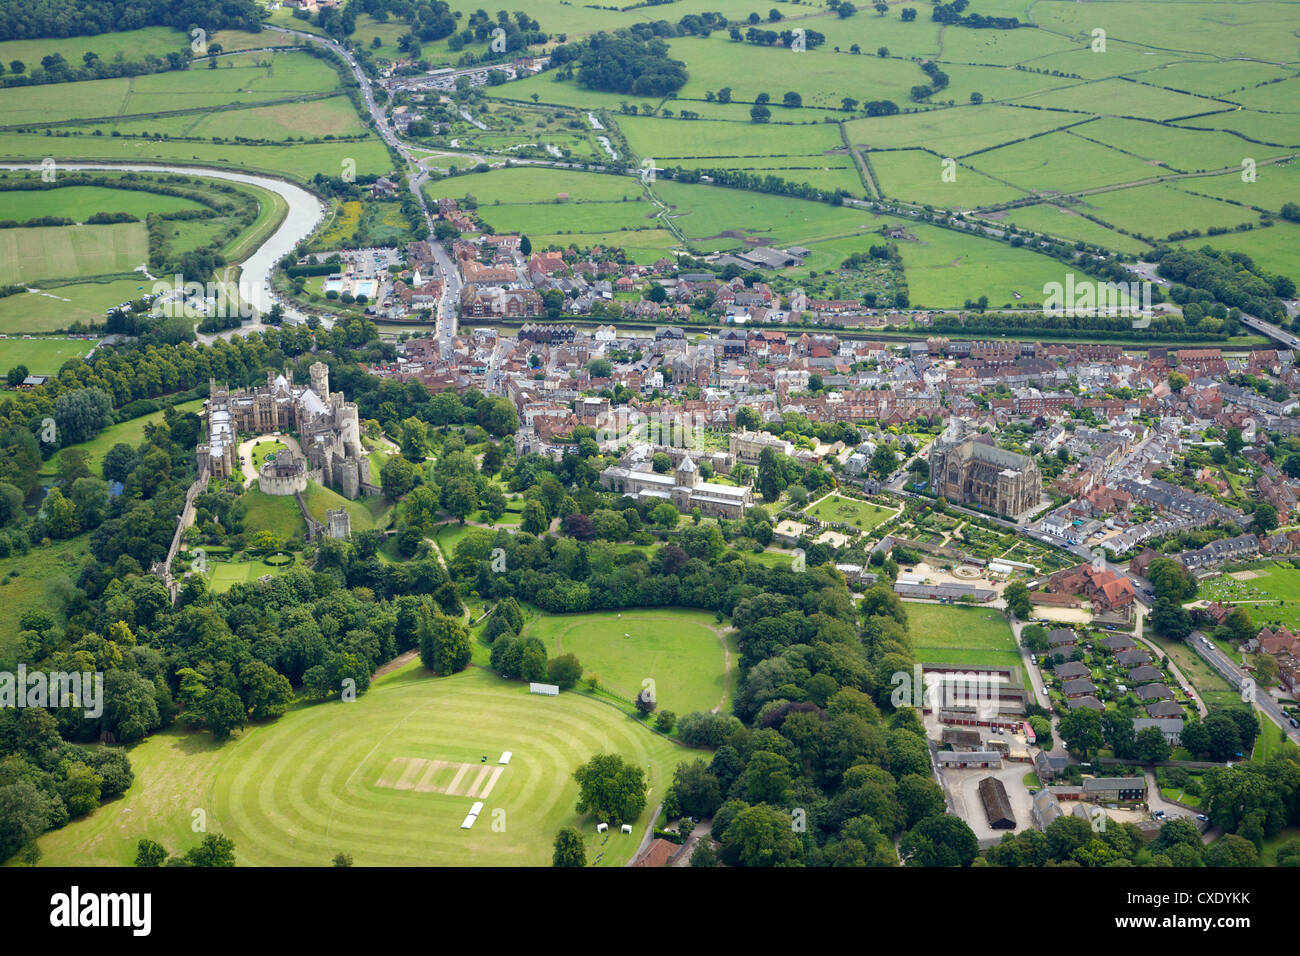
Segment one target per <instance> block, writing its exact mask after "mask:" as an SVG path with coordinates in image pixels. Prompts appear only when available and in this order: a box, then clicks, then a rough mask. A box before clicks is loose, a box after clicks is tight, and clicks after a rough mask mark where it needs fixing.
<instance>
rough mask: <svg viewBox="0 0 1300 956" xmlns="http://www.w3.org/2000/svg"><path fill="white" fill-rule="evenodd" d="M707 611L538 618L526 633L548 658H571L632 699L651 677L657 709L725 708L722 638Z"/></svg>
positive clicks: (727, 690)
mask: <svg viewBox="0 0 1300 956" xmlns="http://www.w3.org/2000/svg"><path fill="white" fill-rule="evenodd" d="M715 628H718V629H720V628H719V626H718V625H717V624H716V623H715V621H714V617H713V615H712V614H707V613H705V612H703V611H688V610H682V609H678V608H658V609H653V610H633V611H622V612H617V611H600V612H593V613H590V614H560V615H550V614H547V615H543V616H542V617H539V618H537V619H536V620H533V621H532V622H530V623H529V624H528V625H527V626H526V627H525V629H524V635H525V636H526V637H539V638H541V639H542V641H543V642H544V643H545V644H546V653H547V655H548V656H551V657H554V656H557V655H559V654H576V655H577V656H578V660H579V661H581V662H582V666H583V669H584V670H585V671H586V672H587V673H589V674H590V673H595V674H597V675H598V676H599V677H600V683H601V686H602V687H604V688H605V689H606V690H608V691H611V692H612V693H614V694H617V695H618V696H620V697H623V698H625V699H628V700H631V699H632V698H634V697H635V696H636V695H637V694H638V693H640V691H641V688H642V687H643V686H644V683H643V682H644V681H646V680H651V681H653V682H654V686H655V696H656V699H657V700H658V702H659V706H660V707H661V708H663V709H665V710H671V711H674V712H675V713H678V714H684V713H688V712H690V711H697V710H705V711H707V710H713V709H714V708H716V707H718V706H720V705H721V706H723V707H724V709H729V706H728V705H729V701H730V697H731V694H730V688H729V687H728V674H727V668H726V666H725V663H724V662H725V654H724V652H723V647H722V640H721V638H720V637H719V635H718V631H717V630H715Z"/></svg>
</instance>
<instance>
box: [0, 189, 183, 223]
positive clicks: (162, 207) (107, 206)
mask: <svg viewBox="0 0 1300 956" xmlns="http://www.w3.org/2000/svg"><path fill="white" fill-rule="evenodd" d="M2 185H3V179H2V178H0V186H2ZM203 208H205V207H203V206H201V205H200V204H199V203H196V202H194V201H193V200H190V199H184V198H182V197H180V196H161V195H157V194H155V193H148V192H142V191H140V190H137V189H109V188H107V187H104V186H65V187H62V188H56V189H10V190H3V189H0V219H15V220H17V221H18V222H23V221H24V220H27V219H32V218H35V217H37V216H63V217H66V218H68V219H73V220H75V221H76V222H85V221H86V219H87V218H88V217H90V216H92V215H94V214H95V213H97V212H124V213H128V214H130V215H132V216H135V217H136V218H138V219H141V220H143V219H144V217H145V216H147V215H149V213H151V212H156V213H168V212H177V211H179V210H182V209H203Z"/></svg>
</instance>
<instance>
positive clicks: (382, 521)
mask: <svg viewBox="0 0 1300 956" xmlns="http://www.w3.org/2000/svg"><path fill="white" fill-rule="evenodd" d="M303 499H304V500H305V501H306V502H307V510H308V511H309V512H311V516H312V517H313V518H315V519H316V520H317V521H319V522H321V523H322V524H323V523H324V522H325V512H326V511H337V510H338V509H340V508H343V509H345V510H346V511H347V513H348V515H349V516H350V517H351V520H352V530H353V531H354V532H357V531H371V530H373V529H375V528H381V527H383V526H385V525H386V524H387V523H388V522H387V519H388V517H389V514H390V512H391V511H392V510H393V506H392V503H391V502H389V501H388V499H386V498H384V497H382V496H374V497H366V498H358V499H356V500H355V501H349V500H348V499H347V498H344V497H343V496H342V495H341V494H339V493H338V492H337V491H335V490H334V489H332V488H324V487H322V486H321V485H318V484H316V482H314V481H309V482H308V483H307V491H306V492H305V493H304V494H303ZM289 500H290V501H291V502H292V501H293V499H292V498H290V499H289Z"/></svg>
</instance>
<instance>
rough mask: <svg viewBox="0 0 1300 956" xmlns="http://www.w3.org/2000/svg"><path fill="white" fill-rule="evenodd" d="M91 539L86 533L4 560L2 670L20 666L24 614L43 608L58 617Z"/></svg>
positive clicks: (0, 583) (0, 563) (0, 572)
mask: <svg viewBox="0 0 1300 956" xmlns="http://www.w3.org/2000/svg"><path fill="white" fill-rule="evenodd" d="M89 545H90V536H89V535H86V534H82V535H78V536H77V537H75V538H69V539H68V540H66V541H56V542H54V543H53V544H51V545H49V546H47V547H35V548H32V550H31V551H29V552H28V553H27V554H24V555H19V554H13V555H10V556H9V557H7V558H0V606H3V607H4V613H3V614H0V669H2V670H13V669H14V668H15V667H16V666H17V664H18V661H17V658H16V657H15V656H14V655H15V653H16V651H17V644H16V641H15V639H16V638H17V637H18V632H19V631H20V630H21V628H19V626H18V620H19V618H20V617H22V614H23V612H24V611H27V610H33V609H40V610H46V611H51V612H53V613H54V614H56V615H58V614H59V613H60V611H61V610H62V603H61V601H60V600H59V598H60V596H61V595H62V594H63V593H65V591H66V592H67V593H68V594H71V593H72V592H71V589H72V585H73V583H74V582H75V581H76V579H77V574H78V571H79V569H80V567H81V561H82V558H84V557H85V556H86V555H87V554H88V553H89Z"/></svg>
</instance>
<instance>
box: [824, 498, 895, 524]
mask: <svg viewBox="0 0 1300 956" xmlns="http://www.w3.org/2000/svg"><path fill="white" fill-rule="evenodd" d="M807 513H808V514H810V515H812V516H813V517H814V518H817V519H818V520H820V521H833V522H836V523H838V524H851V525H853V526H854V527H855V528H859V529H861V530H862V531H870V530H871V529H872V528H874V527H875V526H876V525H878V524H880V523H881V522H884V521H888V520H889V519H890V518H892V517H893V516H894V515H896V514H898V512H897V511H896V510H895V509H893V508H882V507H881V506H880V505H876V504H872V503H871V502H870V501H859V500H858V499H857V498H846V497H844V496H843V495H827V496H826V497H825V498H822V499H821V500H820V501H818V502H817V503H816V504H814V505H812V506H811V507H809V508H808V510H807Z"/></svg>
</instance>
